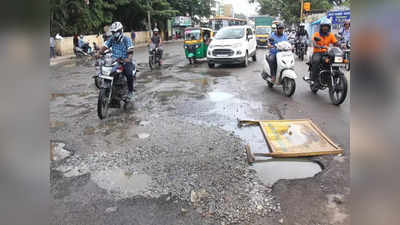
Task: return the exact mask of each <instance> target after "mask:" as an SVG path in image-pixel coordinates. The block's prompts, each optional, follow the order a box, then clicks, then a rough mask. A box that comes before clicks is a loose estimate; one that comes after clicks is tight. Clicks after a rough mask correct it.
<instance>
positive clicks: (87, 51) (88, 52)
mask: <svg viewBox="0 0 400 225" xmlns="http://www.w3.org/2000/svg"><path fill="white" fill-rule="evenodd" d="M74 53H75V55H76V56H77V57H83V56H94V54H95V52H94V51H93V50H92V48H91V47H90V45H89V43H85V44H84V45H83V46H82V48H80V47H78V46H76V47H75V48H74Z"/></svg>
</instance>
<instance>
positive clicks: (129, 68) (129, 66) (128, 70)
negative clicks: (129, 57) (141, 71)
mask: <svg viewBox="0 0 400 225" xmlns="http://www.w3.org/2000/svg"><path fill="white" fill-rule="evenodd" d="M123 67H124V75H125V77H126V80H127V84H128V90H129V92H133V80H134V79H135V77H133V74H132V72H133V70H134V69H135V65H134V64H133V63H132V62H129V63H124V64H123Z"/></svg>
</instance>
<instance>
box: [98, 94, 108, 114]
mask: <svg viewBox="0 0 400 225" xmlns="http://www.w3.org/2000/svg"><path fill="white" fill-rule="evenodd" d="M107 92H108V91H107V89H105V88H103V89H100V92H99V98H98V100H97V116H98V117H99V118H100V119H101V120H102V119H105V118H107V116H108V95H107Z"/></svg>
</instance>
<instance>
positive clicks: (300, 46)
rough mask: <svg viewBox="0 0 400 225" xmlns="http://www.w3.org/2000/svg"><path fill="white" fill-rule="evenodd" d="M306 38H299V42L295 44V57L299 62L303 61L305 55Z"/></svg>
mask: <svg viewBox="0 0 400 225" xmlns="http://www.w3.org/2000/svg"><path fill="white" fill-rule="evenodd" d="M307 47H308V43H307V37H306V36H300V38H299V40H297V43H296V55H297V56H298V57H299V59H300V60H301V61H304V56H305V55H307Z"/></svg>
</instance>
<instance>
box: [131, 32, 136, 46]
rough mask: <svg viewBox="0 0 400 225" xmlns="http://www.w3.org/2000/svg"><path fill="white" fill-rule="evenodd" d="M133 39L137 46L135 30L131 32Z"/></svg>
mask: <svg viewBox="0 0 400 225" xmlns="http://www.w3.org/2000/svg"><path fill="white" fill-rule="evenodd" d="M131 39H132V44H133V46H135V39H136V34H135V31H132V32H131Z"/></svg>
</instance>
